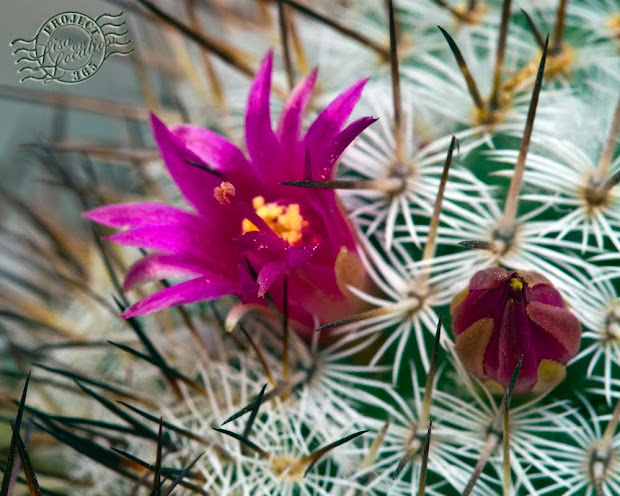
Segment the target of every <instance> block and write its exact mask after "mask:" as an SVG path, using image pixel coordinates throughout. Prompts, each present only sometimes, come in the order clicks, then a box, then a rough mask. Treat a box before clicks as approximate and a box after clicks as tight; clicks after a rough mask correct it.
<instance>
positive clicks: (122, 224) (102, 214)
mask: <svg viewBox="0 0 620 496" xmlns="http://www.w3.org/2000/svg"><path fill="white" fill-rule="evenodd" d="M82 217H84V218H86V219H90V220H92V221H95V222H97V223H98V224H102V225H104V226H109V227H116V228H118V229H124V228H127V227H143V226H159V225H169V224H174V223H177V222H180V221H189V220H190V219H191V218H192V217H193V215H192V214H191V213H189V212H186V211H184V210H181V209H179V208H175V207H171V206H170V205H164V204H162V203H148V202H141V203H121V204H116V205H106V206H104V207H98V208H94V209H92V210H89V211H88V212H84V213H83V214H82Z"/></svg>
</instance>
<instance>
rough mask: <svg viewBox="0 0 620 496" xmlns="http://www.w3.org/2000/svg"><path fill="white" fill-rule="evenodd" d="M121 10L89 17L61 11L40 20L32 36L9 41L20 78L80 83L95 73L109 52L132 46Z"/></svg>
mask: <svg viewBox="0 0 620 496" xmlns="http://www.w3.org/2000/svg"><path fill="white" fill-rule="evenodd" d="M122 15H123V13H122V12H120V13H118V14H116V15H110V14H102V15H100V16H99V17H97V18H96V19H93V18H91V17H89V16H87V15H86V14H80V13H79V12H62V13H60V14H56V15H55V16H54V17H52V18H50V19H48V20H47V21H45V22H44V23H43V25H42V26H41V28H40V29H39V31H38V32H37V34H36V35H35V37H34V38H32V39H30V40H25V39H21V38H18V39H16V40H13V41H12V42H11V46H15V47H16V48H15V49H14V50H13V55H15V56H16V57H17V59H16V61H15V63H16V64H18V65H19V66H20V69H19V71H18V73H19V74H20V75H22V76H23V77H22V78H21V80H20V81H22V82H23V81H27V80H29V79H32V80H36V81H42V82H44V83H49V82H51V81H58V82H59V83H80V82H82V81H85V80H86V79H88V78H90V77H92V76H93V74H95V73H96V72H97V71H98V70H99V68H100V67H101V65H102V64H103V62H104V61H105V60H106V59H107V58H108V57H110V56H111V55H127V54H130V53H131V52H132V51H133V49H132V48H131V40H130V39H129V37H128V30H127V28H126V26H125V21H124V20H123V19H122Z"/></svg>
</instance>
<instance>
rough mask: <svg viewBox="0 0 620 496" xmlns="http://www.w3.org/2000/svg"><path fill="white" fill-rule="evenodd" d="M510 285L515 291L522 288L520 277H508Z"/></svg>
mask: <svg viewBox="0 0 620 496" xmlns="http://www.w3.org/2000/svg"><path fill="white" fill-rule="evenodd" d="M510 285H511V286H512V289H514V290H515V291H521V290H522V289H523V282H522V281H521V279H518V278H516V277H513V278H512V279H510Z"/></svg>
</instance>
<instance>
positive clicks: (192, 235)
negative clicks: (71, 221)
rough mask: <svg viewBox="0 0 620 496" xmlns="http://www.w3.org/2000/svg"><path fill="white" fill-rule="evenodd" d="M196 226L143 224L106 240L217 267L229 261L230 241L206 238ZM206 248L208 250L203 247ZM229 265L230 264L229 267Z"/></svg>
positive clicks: (203, 232) (231, 245)
mask: <svg viewBox="0 0 620 496" xmlns="http://www.w3.org/2000/svg"><path fill="white" fill-rule="evenodd" d="M208 235H209V233H208V232H205V230H204V229H202V228H201V227H200V226H199V225H195V226H191V225H181V224H178V225H169V226H158V225H154V226H143V227H139V228H136V229H131V230H129V231H123V232H120V233H117V234H114V235H112V236H110V237H108V238H106V239H108V240H110V241H114V242H116V243H120V244H122V245H125V246H135V247H139V248H145V249H148V250H158V251H163V252H166V253H175V254H178V255H188V256H192V257H195V258H197V259H200V260H203V262H204V263H206V262H211V263H214V264H216V266H217V267H222V266H223V263H224V262H225V261H227V260H229V258H230V255H231V250H233V249H234V246H233V244H232V243H228V244H226V243H221V242H220V241H221V240H218V239H214V238H213V237H211V238H208V237H207V236H208ZM205 248H207V249H205ZM228 267H230V266H228Z"/></svg>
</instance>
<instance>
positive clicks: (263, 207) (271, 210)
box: [241, 196, 308, 246]
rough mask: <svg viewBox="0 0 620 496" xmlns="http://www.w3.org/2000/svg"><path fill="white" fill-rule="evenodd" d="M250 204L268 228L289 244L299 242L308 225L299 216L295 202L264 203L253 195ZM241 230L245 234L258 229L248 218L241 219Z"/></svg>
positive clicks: (292, 244) (260, 197) (262, 199)
mask: <svg viewBox="0 0 620 496" xmlns="http://www.w3.org/2000/svg"><path fill="white" fill-rule="evenodd" d="M252 206H253V207H254V210H255V211H256V215H258V216H259V217H260V218H261V219H263V220H264V221H265V223H266V224H267V225H268V226H269V228H270V229H271V230H272V231H273V232H274V233H276V234H277V235H278V236H279V237H280V238H282V239H283V240H284V241H286V242H287V243H288V244H289V245H291V246H294V245H297V244H299V243H300V242H301V239H302V238H303V229H304V228H305V227H307V226H308V222H307V221H305V220H304V218H303V217H302V216H301V213H300V212H299V205H298V204H297V203H290V204H289V205H279V204H278V203H273V202H271V203H265V199H264V198H263V197H262V196H255V197H254V198H253V199H252ZM241 230H242V232H243V234H245V233H247V232H250V231H258V230H259V229H258V227H256V226H255V225H254V224H253V223H252V222H251V221H250V220H248V219H243V222H242V224H241Z"/></svg>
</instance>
